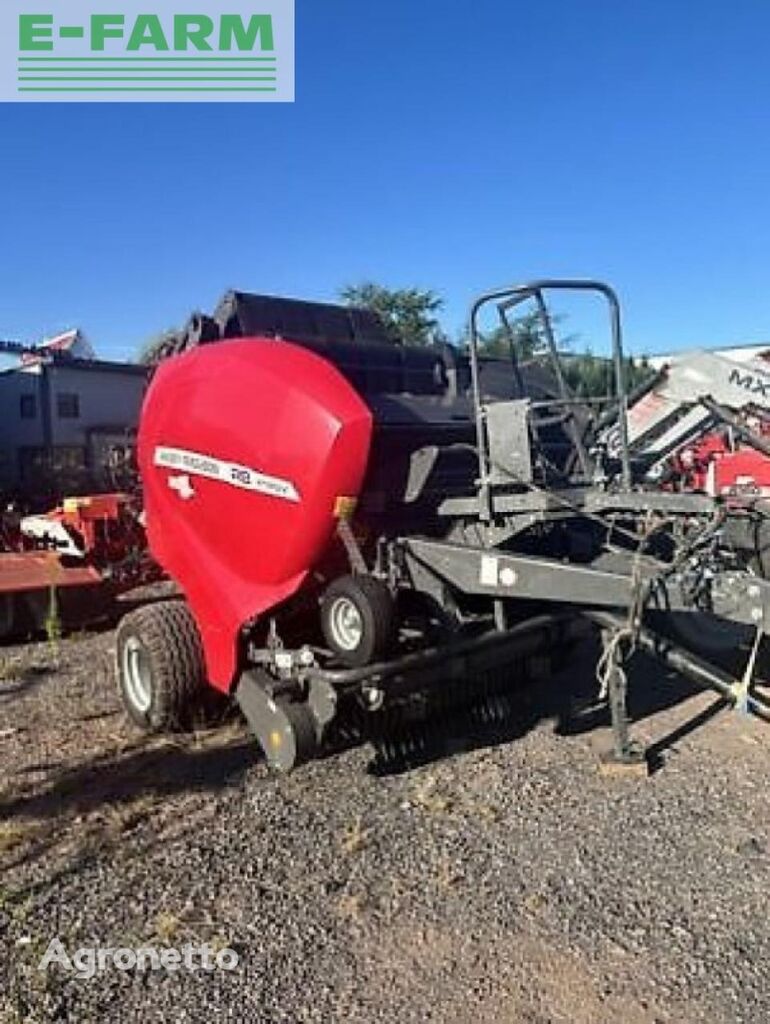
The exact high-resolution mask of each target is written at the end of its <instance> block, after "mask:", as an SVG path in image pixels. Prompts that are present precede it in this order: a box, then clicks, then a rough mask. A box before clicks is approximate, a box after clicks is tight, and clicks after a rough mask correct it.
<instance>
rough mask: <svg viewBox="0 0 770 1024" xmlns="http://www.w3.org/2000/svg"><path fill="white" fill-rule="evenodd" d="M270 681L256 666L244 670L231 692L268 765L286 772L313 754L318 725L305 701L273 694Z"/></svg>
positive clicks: (315, 748) (317, 738) (278, 770)
mask: <svg viewBox="0 0 770 1024" xmlns="http://www.w3.org/2000/svg"><path fill="white" fill-rule="evenodd" d="M270 683H271V680H270V678H269V677H268V676H266V675H265V673H263V672H261V671H259V670H253V671H251V672H244V674H243V675H242V676H241V678H240V681H239V683H238V688H237V690H236V691H235V696H236V699H237V701H238V703H239V705H240V708H241V711H242V712H243V714H244V715H245V716H246V721H247V722H248V723H249V728H250V729H251V731H252V732H253V733H254V735H255V736H256V738H257V742H258V743H259V745H260V747H261V748H262V751H263V753H264V755H265V760H266V761H267V763H268V765H269V767H270V768H272V769H273V771H277V772H290V771H292V769H294V768H296V767H297V766H298V765H300V764H304V763H305V762H306V761H310V760H312V758H313V757H315V755H316V754H317V752H318V748H319V737H320V733H321V731H322V725H321V723H320V722H318V721H317V720H316V718H315V717H314V715H313V712H312V710H311V709H310V707H309V706H308V704H307V702H306V701H303V700H292V699H290V698H288V697H273V695H272V692H271V687H270Z"/></svg>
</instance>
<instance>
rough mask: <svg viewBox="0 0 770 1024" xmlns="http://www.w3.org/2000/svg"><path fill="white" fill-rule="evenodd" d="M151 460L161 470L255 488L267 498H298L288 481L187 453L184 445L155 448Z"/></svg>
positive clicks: (295, 499)
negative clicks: (161, 467) (180, 472)
mask: <svg viewBox="0 0 770 1024" xmlns="http://www.w3.org/2000/svg"><path fill="white" fill-rule="evenodd" d="M153 462H154V464H155V465H156V466H163V467H164V468H165V469H174V470H176V471H180V470H181V471H182V472H184V473H189V474H190V475H192V476H204V477H206V478H207V479H208V480H218V481H219V482H220V483H223V484H228V485H229V486H230V487H239V488H240V489H241V490H242V491H257V492H259V493H260V494H267V495H269V496H270V497H271V498H282V499H283V500H284V501H294V502H298V501H299V500H300V496H299V493H298V492H297V488H296V487H295V486H294V484H293V483H292V482H291V481H290V480H281V478H280V477H277V476H268V475H267V474H265V473H260V472H259V471H258V470H256V469H250V468H249V467H248V466H241V465H239V464H238V463H237V462H226V461H225V460H224V459H215V458H213V457H212V456H210V455H201V454H200V452H190V451H187V450H186V449H184V448H156V449H155V455H154V456H153Z"/></svg>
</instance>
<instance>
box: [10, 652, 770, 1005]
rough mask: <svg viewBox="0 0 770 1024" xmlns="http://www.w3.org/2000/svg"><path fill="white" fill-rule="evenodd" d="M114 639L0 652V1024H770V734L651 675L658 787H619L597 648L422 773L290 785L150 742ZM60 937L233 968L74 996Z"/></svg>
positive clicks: (86, 988)
mask: <svg viewBox="0 0 770 1024" xmlns="http://www.w3.org/2000/svg"><path fill="white" fill-rule="evenodd" d="M112 643H113V635H112V633H111V632H103V633H95V634H84V635H81V636H77V637H72V638H70V639H68V640H65V641H62V642H60V643H59V644H57V645H55V646H51V645H48V644H28V645H24V646H18V647H14V648H9V649H6V650H5V652H4V653H3V654H2V655H0V680H2V681H0V865H2V868H3V874H2V876H0V946H2V950H1V951H0V952H1V953H2V966H1V967H0V978H1V979H2V988H1V989H0V1020H2V1021H9V1022H10V1021H14V1022H16V1021H19V1022H20V1021H30V1022H31V1021H47V1020H62V1021H64V1020H66V1021H77V1022H90V1021H97V1020H102V1019H105V1020H106V1019H109V1020H120V1021H168V1020H174V1021H207V1022H208V1021H210V1020H211V1019H225V1020H237V1021H253V1022H255V1024H256V1022H259V1024H272V1022H278V1021H285V1022H291V1024H299V1022H310V1021H345V1022H350V1024H354V1022H361V1024H364V1022H366V1024H372V1022H377V1021H383V1022H384V1021H388V1022H390V1021H393V1022H396V1021H398V1022H399V1024H407V1022H411V1021H414V1022H421V1021H440V1022H454V1021H457V1022H465V1021H473V1022H474V1024H484V1022H487V1021H489V1022H493V1021H494V1022H495V1024H506V1022H512V1024H513V1022H515V1024H519V1022H522V1024H546V1022H554V1024H556V1022H565V1024H566V1022H569V1024H605V1022H606V1024H616V1022H620V1021H622V1022H623V1024H664V1022H665V1024H669V1022H671V1024H673V1022H682V1024H689V1022H695V1021H708V1022H714V1024H717V1022H725V1024H726V1022H730V1024H739V1022H746V1024H749V1022H751V1024H760V1022H764V1021H768V1020H770V991H768V983H767V977H768V975H767V962H768V958H769V957H770V924H768V920H767V913H766V899H765V895H766V893H767V891H768V882H770V836H769V834H768V833H769V829H770V815H769V814H768V793H767V780H768V767H769V766H770V733H768V732H766V731H764V729H763V727H761V726H760V724H759V723H757V722H755V721H753V720H747V719H742V718H740V717H738V716H736V715H732V714H729V713H725V712H722V713H717V714H712V711H713V708H714V697H713V696H711V695H708V694H695V695H693V693H692V692H691V691H690V690H688V688H687V687H686V685H684V684H683V683H682V681H681V680H678V679H676V678H667V677H665V676H664V675H663V674H662V672H661V670H659V669H657V668H656V667H655V666H653V665H651V664H650V663H640V664H639V666H638V668H637V670H636V672H635V673H634V676H633V678H632V683H633V685H634V688H635V693H636V702H635V704H636V706H635V708H634V712H635V717H636V718H637V725H636V727H635V728H636V732H637V734H638V735H639V736H640V737H642V738H645V739H647V740H653V739H655V740H664V742H662V743H661V744H660V747H659V750H658V753H659V754H660V761H661V764H660V768H659V770H658V771H656V772H655V773H654V774H653V775H652V776H651V777H650V778H649V779H640V778H617V777H607V776H605V775H602V774H601V773H600V772H599V771H598V770H597V754H598V751H599V750H600V749H601V747H602V746H603V745H604V744H606V742H607V734H606V728H605V723H604V721H603V719H602V717H601V715H599V716H597V715H596V714H595V713H593V712H591V711H590V709H589V710H586V709H585V707H584V705H583V704H582V702H581V701H582V697H583V696H584V695H585V694H586V693H588V692H589V691H590V688H591V674H592V669H591V660H590V654H591V651H590V644H589V645H587V646H586V648H584V650H583V652H582V654H581V653H579V654H578V656H576V658H575V660H574V662H573V664H571V665H570V667H569V670H568V671H565V672H563V673H561V674H560V675H558V676H556V677H555V678H553V679H552V680H550V681H548V682H547V683H541V684H539V685H538V686H537V687H536V688H532V687H530V688H527V689H526V690H522V691H521V692H517V693H516V695H515V697H514V699H513V701H512V702H511V705H510V707H509V709H508V714H507V715H506V717H505V720H504V721H503V722H502V723H500V722H498V723H497V724H495V725H493V726H490V725H486V726H485V725H483V724H482V725H479V724H478V723H477V724H476V725H475V726H473V725H472V724H471V723H470V719H468V720H467V721H466V723H465V725H464V726H463V727H462V728H461V727H460V724H459V723H458V722H455V724H454V728H453V731H452V737H451V740H450V742H448V743H447V745H446V747H445V749H444V750H443V753H442V755H441V756H438V757H436V758H435V759H434V760H433V761H431V762H430V763H428V764H425V765H424V766H422V767H419V768H416V769H413V770H411V771H404V772H401V773H399V774H397V773H393V774H385V775H383V774H376V773H374V772H372V771H371V770H370V768H371V764H372V751H371V749H369V748H368V747H366V746H362V747H357V748H354V749H349V750H347V751H346V752H344V753H342V754H339V755H337V756H334V757H330V758H328V759H326V760H324V761H320V762H316V763H315V764H312V765H310V766H308V767H305V768H303V769H300V770H299V771H298V772H296V773H295V774H293V775H291V776H289V777H285V778H277V777H273V776H271V775H269V774H268V773H267V771H266V770H265V768H264V766H263V765H262V764H261V763H260V762H259V760H258V758H257V757H256V755H255V752H254V749H253V747H252V745H251V743H250V742H249V740H248V738H247V737H246V736H245V734H244V732H243V730H242V727H241V726H240V724H239V723H237V722H229V723H226V724H224V725H222V726H221V727H220V728H219V729H216V730H211V731H209V732H206V733H201V734H197V735H194V736H187V737H182V738H175V739H174V740H155V741H152V742H146V741H143V740H142V739H141V738H140V737H139V736H138V735H137V733H135V732H134V731H133V730H132V729H131V727H130V726H129V724H128V723H127V722H126V721H125V720H124V718H123V716H122V713H121V711H120V709H119V707H118V705H117V702H116V699H115V696H114V693H113V684H112V678H111V664H110V661H111V647H112ZM580 709H582V710H580ZM695 716H699V717H698V718H697V719H696V721H698V723H699V728H697V729H695V730H694V731H688V723H690V722H691V721H692V720H693V719H694V717H695ZM666 737H668V739H665V738H666ZM54 937H59V938H60V939H61V940H62V943H63V944H64V946H65V948H66V949H68V950H69V951H70V952H74V950H75V949H77V948H78V947H91V946H95V945H99V946H102V947H103V946H110V947H129V948H133V947H136V946H142V945H148V944H150V945H169V946H173V947H176V948H181V947H183V946H184V944H185V943H193V944H196V945H199V944H201V943H203V942H206V943H209V944H211V945H212V947H214V948H216V949H220V948H223V947H230V948H232V949H233V950H235V951H236V953H237V954H238V956H239V958H240V962H239V964H238V966H237V968H236V969H235V970H233V971H230V972H228V971H215V972H202V971H198V972H188V971H179V972H165V971H162V972H138V971H134V972H122V971H119V970H117V969H115V968H114V967H111V968H110V969H109V970H107V971H106V972H104V973H102V974H100V975H98V976H97V977H95V978H93V979H92V980H81V979H78V978H75V977H74V976H73V975H72V974H71V973H69V972H67V971H65V970H64V969H62V968H61V967H52V968H50V969H49V970H48V971H39V970H37V967H36V965H37V963H38V960H39V958H40V956H41V954H42V952H43V951H44V950H45V949H46V947H47V945H48V943H49V942H50V940H51V939H52V938H54ZM3 975H4V976H3Z"/></svg>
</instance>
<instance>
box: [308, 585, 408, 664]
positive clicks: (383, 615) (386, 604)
mask: <svg viewBox="0 0 770 1024" xmlns="http://www.w3.org/2000/svg"><path fill="white" fill-rule="evenodd" d="M394 619H395V615H394V605H393V597H392V596H391V593H390V591H389V590H388V588H387V586H386V585H385V584H384V583H383V582H382V581H381V580H378V579H375V578H374V577H373V576H340V577H339V578H338V579H336V580H334V582H333V583H331V584H330V585H329V587H328V589H327V591H326V593H325V594H324V596H323V598H322V599H321V628H322V629H323V634H324V637H325V638H326V642H327V644H328V645H329V647H330V648H331V649H332V651H333V652H334V653H335V654H336V655H337V657H338V658H339V659H340V660H341V661H342V662H344V663H345V664H346V665H350V666H351V667H359V666H362V665H368V664H370V663H371V662H372V661H376V660H377V659H378V658H381V657H383V656H384V655H385V654H386V652H387V650H388V647H389V646H390V643H391V640H392V638H393V626H394Z"/></svg>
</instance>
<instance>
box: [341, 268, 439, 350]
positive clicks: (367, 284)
mask: <svg viewBox="0 0 770 1024" xmlns="http://www.w3.org/2000/svg"><path fill="white" fill-rule="evenodd" d="M340 298H341V299H342V301H343V302H344V303H345V304H346V305H347V306H361V307H363V308H364V309H371V310H372V311H373V312H375V313H377V314H378V316H379V317H380V319H381V320H382V321H383V323H384V324H385V327H386V329H387V331H388V334H389V335H390V336H391V338H392V339H393V340H394V341H401V342H402V343H403V344H404V345H430V344H431V343H433V342H435V341H440V340H442V339H443V335H442V333H441V330H440V328H439V322H438V319H437V314H438V313H439V312H440V311H441V310H442V309H443V306H444V300H443V299H442V298H441V297H440V296H439V295H438V294H437V293H436V292H434V291H430V290H424V289H421V288H396V289H393V288H385V287H383V286H382V285H379V284H375V283H374V282H373V281H364V282H363V283H362V284H357V285H347V286H346V287H344V288H342V289H341V290H340Z"/></svg>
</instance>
